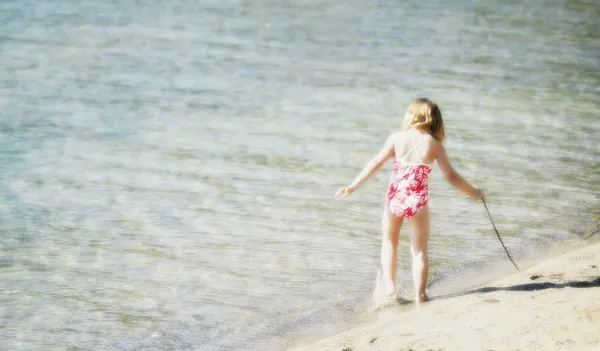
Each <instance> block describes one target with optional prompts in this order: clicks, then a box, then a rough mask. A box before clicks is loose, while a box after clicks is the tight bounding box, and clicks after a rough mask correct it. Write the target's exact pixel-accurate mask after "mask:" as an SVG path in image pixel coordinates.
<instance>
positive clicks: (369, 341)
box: [294, 243, 600, 351]
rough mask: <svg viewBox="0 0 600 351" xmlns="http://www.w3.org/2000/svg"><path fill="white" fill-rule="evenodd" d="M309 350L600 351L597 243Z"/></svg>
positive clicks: (379, 319) (394, 310) (392, 313)
mask: <svg viewBox="0 0 600 351" xmlns="http://www.w3.org/2000/svg"><path fill="white" fill-rule="evenodd" d="M307 350H319V351H327V350H336V351H342V350H346V351H350V350H352V351H362V350H393V351H399V350H413V351H421V350H436V351H437V350H494V351H500V350H600V243H595V244H590V245H588V246H586V247H584V248H580V249H577V250H575V251H572V252H568V253H566V254H563V255H561V256H559V257H556V258H553V259H550V260H546V261H543V262H541V263H538V264H536V265H534V266H531V267H529V268H527V269H525V270H523V271H520V272H518V273H516V274H514V275H511V276H509V277H505V278H503V279H500V280H498V281H496V282H494V283H491V284H486V285H483V286H481V287H479V288H475V289H471V290H467V291H464V292H461V293H458V294H452V295H445V296H444V295H442V296H438V297H436V298H435V299H434V300H433V301H430V302H428V303H427V304H425V305H424V306H423V307H421V308H412V309H409V310H408V311H407V310H406V309H400V308H399V307H398V306H391V307H388V308H386V309H384V310H382V311H380V312H378V313H377V315H376V318H375V320H373V321H371V322H369V323H367V324H365V325H361V326H358V327H356V328H353V329H351V330H348V331H345V332H343V333H341V334H338V335H335V336H332V337H328V338H325V339H323V340H320V341H318V342H316V343H314V344H312V345H305V346H302V347H298V348H295V349H294V351H307Z"/></svg>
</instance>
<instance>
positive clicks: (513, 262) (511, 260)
mask: <svg viewBox="0 0 600 351" xmlns="http://www.w3.org/2000/svg"><path fill="white" fill-rule="evenodd" d="M481 201H483V206H485V210H486V211H487V214H488V216H489V217H490V221H491V222H492V227H494V230H495V231H496V235H497V236H498V240H500V244H502V247H503V248H504V251H506V255H508V259H509V260H510V262H512V264H514V265H515V267H516V268H517V269H519V267H517V264H516V263H515V261H513V259H512V257H510V254H509V253H508V250H507V249H506V246H504V243H503V242H502V238H501V237H500V233H498V229H496V225H495V224H494V220H493V219H492V215H491V214H490V210H489V209H488V207H487V205H486V203H485V200H484V199H481Z"/></svg>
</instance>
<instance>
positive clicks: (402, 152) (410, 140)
mask: <svg viewBox="0 0 600 351" xmlns="http://www.w3.org/2000/svg"><path fill="white" fill-rule="evenodd" d="M392 138H393V141H394V158H395V159H397V160H398V161H401V162H402V163H412V164H421V163H425V164H428V165H430V164H432V163H433V162H434V161H435V160H436V158H437V150H438V144H439V142H438V141H437V140H435V139H434V138H433V137H432V136H431V135H429V134H426V133H421V132H418V131H416V130H413V129H411V130H407V131H402V132H398V133H395V134H393V135H392Z"/></svg>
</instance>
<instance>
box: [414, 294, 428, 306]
mask: <svg viewBox="0 0 600 351" xmlns="http://www.w3.org/2000/svg"><path fill="white" fill-rule="evenodd" d="M427 301H429V296H427V294H422V295H417V297H416V298H415V303H416V304H417V307H421V305H422V304H423V303H425V302H427Z"/></svg>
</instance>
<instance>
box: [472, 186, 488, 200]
mask: <svg viewBox="0 0 600 351" xmlns="http://www.w3.org/2000/svg"><path fill="white" fill-rule="evenodd" d="M471 199H473V200H474V201H479V200H482V199H485V194H484V193H483V191H481V189H475V191H473V192H472V193H471Z"/></svg>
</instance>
